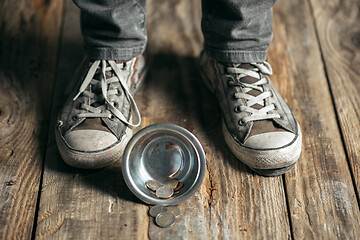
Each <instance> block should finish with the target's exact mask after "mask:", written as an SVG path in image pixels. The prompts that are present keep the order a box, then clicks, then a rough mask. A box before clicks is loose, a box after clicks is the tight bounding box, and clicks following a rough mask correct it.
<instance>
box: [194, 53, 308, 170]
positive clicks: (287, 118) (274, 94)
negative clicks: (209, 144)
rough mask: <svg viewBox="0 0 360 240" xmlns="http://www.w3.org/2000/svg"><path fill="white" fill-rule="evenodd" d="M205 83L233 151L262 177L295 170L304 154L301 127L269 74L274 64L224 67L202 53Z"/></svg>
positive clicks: (229, 65) (201, 62)
mask: <svg viewBox="0 0 360 240" xmlns="http://www.w3.org/2000/svg"><path fill="white" fill-rule="evenodd" d="M200 65H201V70H202V75H203V78H204V81H205V83H206V84H207V86H208V87H209V88H210V90H211V91H212V92H213V93H214V94H215V95H216V97H217V100H218V102H219V105H220V107H221V110H222V114H223V132H224V136H225V140H226V142H227V144H228V146H229V147H230V149H231V150H232V152H233V153H234V154H235V155H236V156H237V157H238V158H239V159H240V160H241V161H243V162H244V163H245V164H246V165H248V166H249V167H250V168H252V169H254V170H255V171H257V172H258V173H260V174H263V175H269V176H272V175H279V174H282V173H284V172H286V171H288V170H289V169H291V168H292V167H293V166H294V164H295V162H296V161H297V159H298V158H299V156H300V152H301V131H300V127H299V125H298V123H297V121H296V119H295V117H294V115H293V113H292V112H291V110H290V108H289V106H288V105H287V104H286V103H285V101H284V99H283V98H282V97H281V96H280V94H279V92H278V91H277V90H276V88H275V86H274V85H273V83H272V82H271V80H270V78H269V76H270V75H271V74H272V69H271V66H270V64H268V63H267V62H262V63H242V64H241V63H238V64H222V63H219V62H217V61H216V60H215V59H213V58H211V57H210V56H208V55H207V54H206V53H204V52H203V53H202V54H201V57H200Z"/></svg>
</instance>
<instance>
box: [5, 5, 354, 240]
mask: <svg viewBox="0 0 360 240" xmlns="http://www.w3.org/2000/svg"><path fill="white" fill-rule="evenodd" d="M200 18H201V13H200V1H193V0H151V1H150V0H149V1H148V32H149V44H148V52H149V56H150V57H149V64H150V72H149V76H148V78H147V80H146V84H145V87H144V88H143V89H142V91H141V92H140V93H139V94H138V95H137V96H136V101H137V103H138V106H139V107H140V110H141V113H142V116H143V122H142V127H145V126H147V125H149V124H152V123H158V122H170V123H174V124H178V125H180V126H183V127H185V128H187V129H189V130H190V131H191V132H193V133H194V134H195V135H196V136H197V137H198V138H199V139H200V141H201V143H202V144H203V146H204V149H205V151H206V156H207V174H206V176H205V180H204V182H203V185H202V186H201V188H200V190H199V191H198V192H197V193H196V194H195V195H194V196H193V197H191V198H190V199H189V200H188V201H186V202H184V203H182V204H181V205H180V206H179V207H180V209H181V212H182V214H181V217H180V218H179V219H178V221H177V223H176V225H174V226H173V227H171V228H168V229H160V228H158V227H156V225H155V224H154V222H153V219H152V218H150V217H149V216H148V213H147V212H148V209H149V206H147V205H145V204H143V203H141V202H140V201H139V200H137V199H136V198H135V197H134V196H133V195H132V194H131V193H130V191H129V190H128V189H127V187H126V185H125V183H124V180H123V178H122V175H121V165H120V161H119V162H118V163H116V164H114V165H112V166H111V167H108V168H105V169H101V170H96V171H85V170H79V169H75V168H71V167H69V166H67V165H65V163H64V162H63V161H62V160H61V158H60V157H59V154H58V152H57V148H56V144H55V141H54V134H53V132H54V123H55V118H56V114H57V111H58V108H59V106H60V105H61V94H62V91H63V89H64V88H65V86H64V84H63V82H64V80H65V79H67V78H68V77H69V76H70V75H71V74H72V73H73V71H74V69H75V68H76V67H77V65H78V63H79V61H80V59H81V57H82V55H83V50H82V45H81V44H82V38H81V34H80V30H79V11H78V9H77V8H76V7H75V6H74V4H73V3H72V2H71V1H70V0H33V1H29V0H17V1H14V0H1V1H0V146H1V148H0V239H31V238H33V239H172V240H173V239H359V238H360V225H359V222H360V213H359V192H360V163H359V159H360V24H359V23H360V2H359V1H358V0H342V1H340V0H305V1H301V0H290V1H285V0H283V1H280V2H279V3H278V4H277V5H276V7H275V9H274V23H275V27H274V40H273V42H272V44H271V47H270V52H269V55H268V61H269V62H270V63H271V64H272V66H273V69H274V75H273V77H272V79H273V81H274V82H275V84H276V86H277V87H278V89H279V91H280V92H281V94H282V95H283V96H284V98H285V99H286V101H287V102H288V103H289V105H290V106H291V107H292V109H293V111H294V113H295V115H296V117H297V119H298V121H299V122H300V125H301V127H302V131H303V149H302V155H301V157H300V159H299V162H298V164H297V165H296V167H295V168H294V169H293V170H292V171H290V172H289V173H287V174H285V175H284V176H279V177H273V178H266V177H261V176H257V175H255V174H254V173H253V172H252V171H250V170H249V169H248V168H247V167H246V166H245V165H243V164H242V163H240V162H239V161H238V160H237V159H236V158H235V157H234V156H233V155H232V154H231V152H230V151H229V149H228V148H227V147H226V145H225V144H224V141H223V137H222V134H221V124H220V123H221V117H220V114H219V107H218V106H217V103H216V101H215V99H214V97H213V96H212V95H211V94H209V92H208V91H207V90H206V89H205V88H204V86H203V85H202V84H201V81H200V75H199V70H198V67H197V57H198V55H199V52H200V51H201V48H202V35H201V31H200Z"/></svg>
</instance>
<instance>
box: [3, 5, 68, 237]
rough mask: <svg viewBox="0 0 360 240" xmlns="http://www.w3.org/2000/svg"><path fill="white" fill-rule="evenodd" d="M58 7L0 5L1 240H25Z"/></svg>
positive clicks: (37, 174)
mask: <svg viewBox="0 0 360 240" xmlns="http://www.w3.org/2000/svg"><path fill="white" fill-rule="evenodd" d="M61 13H62V1H47V2H42V1H22V0H21V1H11V0H4V1H1V2H0V26H1V27H0V103H1V105H0V146H1V148H0V239H30V238H31V234H32V229H33V223H34V218H35V214H36V204H37V198H38V192H39V186H40V178H41V171H42V166H43V158H44V152H45V146H46V139H47V131H48V126H49V125H48V121H49V111H50V103H51V92H52V88H53V83H54V81H53V77H54V73H55V65H56V55H57V49H58V46H57V44H58V39H59V32H60V22H61V17H62V16H61Z"/></svg>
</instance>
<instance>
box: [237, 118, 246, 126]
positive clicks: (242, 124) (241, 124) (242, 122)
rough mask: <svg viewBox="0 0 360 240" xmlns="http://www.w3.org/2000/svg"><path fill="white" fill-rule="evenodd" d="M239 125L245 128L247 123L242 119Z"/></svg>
mask: <svg viewBox="0 0 360 240" xmlns="http://www.w3.org/2000/svg"><path fill="white" fill-rule="evenodd" d="M238 123H239V125H240V126H245V125H246V123H245V122H244V120H242V119H240V120H239V122H238Z"/></svg>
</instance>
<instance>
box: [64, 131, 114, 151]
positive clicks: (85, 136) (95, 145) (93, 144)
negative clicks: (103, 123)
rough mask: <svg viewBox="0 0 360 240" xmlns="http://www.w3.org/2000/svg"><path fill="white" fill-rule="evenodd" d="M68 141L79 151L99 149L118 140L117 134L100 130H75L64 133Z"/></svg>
mask: <svg viewBox="0 0 360 240" xmlns="http://www.w3.org/2000/svg"><path fill="white" fill-rule="evenodd" d="M64 138H65V140H66V142H67V143H68V144H69V146H70V147H72V148H73V149H75V150H78V151H99V150H102V149H105V148H107V147H109V146H111V145H112V144H114V143H115V142H116V141H117V138H116V137H115V135H113V134H111V133H109V132H105V131H99V130H75V131H71V132H69V133H67V134H65V135H64Z"/></svg>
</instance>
